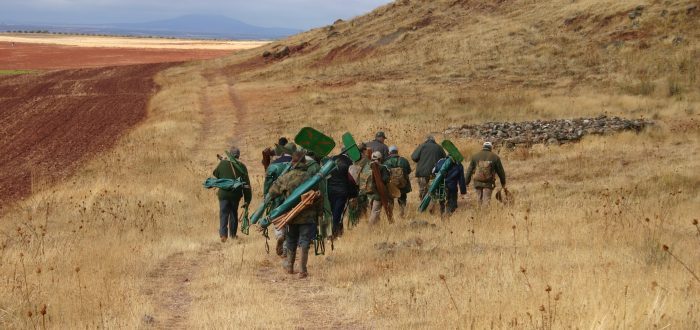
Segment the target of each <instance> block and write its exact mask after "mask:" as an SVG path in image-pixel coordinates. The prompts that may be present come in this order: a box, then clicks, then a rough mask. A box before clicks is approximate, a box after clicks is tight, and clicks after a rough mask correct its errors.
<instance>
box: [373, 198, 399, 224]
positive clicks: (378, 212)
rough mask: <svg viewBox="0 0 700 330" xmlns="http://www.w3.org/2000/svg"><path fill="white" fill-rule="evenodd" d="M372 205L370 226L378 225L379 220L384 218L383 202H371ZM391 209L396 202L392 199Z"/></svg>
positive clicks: (390, 201)
mask: <svg viewBox="0 0 700 330" xmlns="http://www.w3.org/2000/svg"><path fill="white" fill-rule="evenodd" d="M370 202H371V204H370V205H372V211H371V212H370V214H369V224H370V225H376V224H377V223H378V222H379V218H381V216H382V201H375V200H370ZM387 204H389V208H390V209H392V208H394V200H393V199H390V200H389V201H388V203H387Z"/></svg>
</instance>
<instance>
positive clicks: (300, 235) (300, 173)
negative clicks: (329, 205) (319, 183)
mask: <svg viewBox="0 0 700 330" xmlns="http://www.w3.org/2000/svg"><path fill="white" fill-rule="evenodd" d="M312 176H313V173H312V172H311V171H310V170H309V166H308V164H307V162H306V155H305V154H304V153H303V152H301V151H297V152H294V154H293V155H292V169H291V170H290V171H289V172H287V173H286V174H284V175H282V176H281V177H279V178H278V179H277V180H276V181H275V182H274V183H273V184H272V187H270V190H269V191H268V197H269V198H271V199H274V198H277V197H280V196H284V197H288V196H289V194H290V193H291V192H293V191H294V190H295V189H296V188H297V187H299V186H300V185H301V184H303V183H304V182H305V181H307V180H308V179H309V178H311V177H312ZM318 190H319V187H315V188H314V189H313V191H318ZM318 195H319V194H316V196H318ZM295 211H297V212H298V213H296V214H295V215H294V216H293V218H291V219H288V222H287V233H286V238H285V247H286V249H287V261H286V263H285V270H286V271H287V273H288V274H294V262H295V259H296V251H297V246H299V247H301V253H300V263H299V264H300V270H301V272H300V273H299V278H305V277H307V276H308V270H307V267H306V266H307V263H308V260H309V249H310V246H311V241H312V240H313V239H314V237H313V236H314V233H315V232H316V226H317V223H318V220H319V217H321V216H322V215H323V199H322V198H318V197H316V198H315V200H313V203H311V205H309V206H308V207H306V208H303V209H299V210H295Z"/></svg>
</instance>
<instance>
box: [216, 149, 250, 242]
mask: <svg viewBox="0 0 700 330" xmlns="http://www.w3.org/2000/svg"><path fill="white" fill-rule="evenodd" d="M227 156H228V157H226V158H224V159H222V160H221V161H219V165H218V166H217V167H216V169H214V173H213V174H214V177H216V178H217V179H241V180H242V181H243V182H245V184H244V185H243V186H242V187H238V188H236V189H234V190H224V189H219V192H218V193H217V196H218V197H219V237H220V238H221V242H222V243H223V242H226V239H227V238H228V237H231V238H236V237H237V236H236V234H237V232H238V205H239V204H240V202H241V198H243V199H244V204H243V207H244V208H245V207H246V206H248V205H249V204H250V201H251V199H252V197H253V193H252V190H251V187H250V180H249V178H248V169H247V168H246V166H245V164H243V163H242V162H241V161H240V160H238V159H239V158H240V156H241V151H240V150H239V149H238V148H236V147H231V149H229V151H228V152H227Z"/></svg>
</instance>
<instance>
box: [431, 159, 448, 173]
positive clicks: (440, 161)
mask: <svg viewBox="0 0 700 330" xmlns="http://www.w3.org/2000/svg"><path fill="white" fill-rule="evenodd" d="M444 163H445V159H444V158H442V159H440V160H438V162H437V163H436V164H435V167H433V170H432V173H433V174H438V173H440V169H442V164H444Z"/></svg>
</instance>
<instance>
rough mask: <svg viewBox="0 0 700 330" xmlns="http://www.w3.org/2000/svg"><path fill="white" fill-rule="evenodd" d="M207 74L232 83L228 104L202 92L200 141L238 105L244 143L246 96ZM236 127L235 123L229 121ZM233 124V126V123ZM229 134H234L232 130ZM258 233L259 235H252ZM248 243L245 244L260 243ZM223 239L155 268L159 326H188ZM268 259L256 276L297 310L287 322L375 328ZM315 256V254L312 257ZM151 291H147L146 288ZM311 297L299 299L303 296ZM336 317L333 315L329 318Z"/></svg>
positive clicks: (315, 283) (317, 282)
mask: <svg viewBox="0 0 700 330" xmlns="http://www.w3.org/2000/svg"><path fill="white" fill-rule="evenodd" d="M205 77H206V78H207V79H208V80H209V84H208V87H213V86H221V84H224V85H225V86H227V94H228V97H227V101H226V103H227V105H230V106H218V107H213V106H212V103H211V99H212V97H211V95H208V94H207V91H206V90H207V89H208V88H205V89H202V91H201V92H200V93H201V94H200V97H199V100H200V106H201V107H202V111H203V117H204V123H203V125H202V132H201V134H200V141H198V143H197V145H200V146H201V145H204V143H206V140H207V136H209V135H210V134H217V133H219V132H215V131H218V130H219V128H217V127H216V125H215V124H214V123H217V122H219V121H220V118H221V117H223V118H226V117H227V116H226V113H225V111H227V109H228V111H231V109H233V110H234V111H235V113H236V115H235V125H236V127H237V128H240V129H236V130H233V136H231V138H232V140H233V141H234V142H235V143H240V142H242V141H243V140H244V137H245V136H246V135H247V134H250V132H254V131H255V129H258V128H260V127H255V123H253V122H251V121H250V120H251V119H252V116H251V115H250V112H249V109H248V107H247V106H246V104H245V102H244V101H243V99H242V98H241V97H240V96H239V95H238V94H237V93H236V91H235V88H234V82H235V81H234V79H233V77H226V76H223V75H221V74H219V73H208V74H206V75H205ZM230 124H231V125H230V126H233V124H234V123H230ZM230 126H229V127H230ZM225 133H229V132H228V131H227V132H225ZM253 235H255V234H253ZM255 243H257V241H256V242H249V243H246V244H255ZM221 247H222V245H221V244H220V243H214V244H211V245H206V246H204V247H202V248H201V249H200V250H199V251H197V252H194V253H189V254H188V253H182V252H178V253H174V254H172V255H170V256H169V257H168V258H166V259H165V260H164V261H163V262H161V263H160V264H159V265H158V266H157V267H156V269H155V270H154V271H153V272H152V276H151V281H150V284H151V287H152V289H150V291H149V293H150V294H152V295H153V299H154V304H155V305H156V306H157V307H156V310H157V312H156V316H155V320H154V322H153V323H154V324H155V325H156V326H157V327H158V328H161V329H180V328H187V325H188V321H189V319H188V315H189V309H190V307H191V303H192V295H191V294H190V293H189V286H188V283H189V282H190V281H191V280H192V278H195V277H196V276H197V273H198V271H199V269H201V267H202V266H204V265H213V264H214V262H213V261H212V259H213V258H215V257H216V254H215V252H216V251H219V250H221ZM265 258H267V259H266V261H265V262H264V263H263V265H262V266H261V267H260V268H259V269H258V270H257V271H256V275H255V276H256V279H257V280H258V281H259V282H260V283H262V285H264V286H267V287H268V288H270V290H269V292H270V294H272V295H276V301H277V303H278V304H279V305H280V306H286V307H287V308H291V309H293V310H294V312H292V313H291V314H290V315H294V316H295V319H294V320H293V321H292V322H293V323H292V322H290V323H291V324H288V325H287V326H290V327H294V328H296V329H369V328H370V327H369V326H367V325H366V324H363V323H362V322H361V321H359V320H356V319H353V318H351V317H349V316H348V315H347V313H345V312H344V311H342V310H340V309H338V308H337V307H335V306H336V305H337V301H339V299H342V297H336V296H333V295H332V293H331V292H329V290H327V289H326V288H325V286H324V283H323V282H322V280H321V279H318V278H315V277H314V275H313V269H311V271H312V274H311V275H310V276H309V277H308V278H306V279H303V280H300V279H298V277H297V276H292V275H288V274H284V273H283V272H282V268H281V266H280V262H281V259H279V258H277V257H276V256H274V255H270V256H265ZM311 258H313V256H311ZM147 291H148V290H147ZM300 296H301V297H306V298H307V299H299V298H298V297H300ZM329 315H332V317H329Z"/></svg>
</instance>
